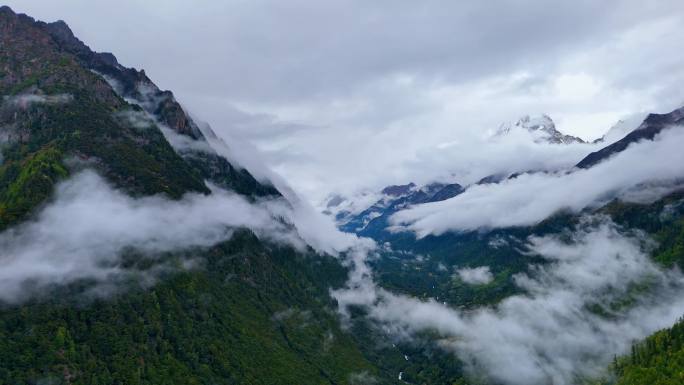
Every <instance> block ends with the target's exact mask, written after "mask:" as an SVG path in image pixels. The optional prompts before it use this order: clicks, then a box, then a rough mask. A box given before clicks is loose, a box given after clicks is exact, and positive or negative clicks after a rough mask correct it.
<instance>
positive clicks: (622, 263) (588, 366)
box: [333, 218, 684, 385]
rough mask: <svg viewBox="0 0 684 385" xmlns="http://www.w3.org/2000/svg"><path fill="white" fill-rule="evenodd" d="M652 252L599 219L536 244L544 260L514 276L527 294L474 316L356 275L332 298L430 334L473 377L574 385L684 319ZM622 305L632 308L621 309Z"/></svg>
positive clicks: (675, 275)
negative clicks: (636, 342) (628, 301)
mask: <svg viewBox="0 0 684 385" xmlns="http://www.w3.org/2000/svg"><path fill="white" fill-rule="evenodd" d="M644 245H646V246H644ZM649 245H650V243H649V242H647V241H646V240H645V239H643V236H642V235H639V234H634V233H632V234H628V235H625V234H623V233H622V232H621V231H620V230H619V229H618V228H617V227H616V226H615V225H613V224H612V223H610V222H609V221H607V220H606V219H604V218H586V219H585V221H584V222H583V223H582V224H581V225H580V226H579V227H578V229H577V230H576V231H575V232H574V233H573V234H563V235H558V236H546V237H532V238H530V239H529V240H528V245H527V247H528V249H529V252H530V253H533V254H538V255H539V256H541V257H543V258H544V259H546V261H547V262H546V263H545V264H542V265H536V266H533V267H531V269H530V273H529V275H528V274H518V275H516V276H515V282H516V283H517V285H518V286H519V287H520V288H522V289H524V290H525V293H524V294H520V295H513V296H510V297H508V298H506V299H504V300H503V301H502V302H501V303H499V304H498V305H496V306H494V307H491V308H490V307H481V308H478V309H475V310H472V311H460V310H456V309H452V308H450V307H448V306H445V305H442V304H441V303H439V302H436V301H435V300H432V299H431V300H427V301H422V300H418V299H415V298H411V297H407V296H402V295H395V294H392V293H389V292H387V291H385V290H382V289H378V288H377V287H375V286H374V285H373V283H372V280H371V279H370V277H369V276H368V275H356V276H352V278H353V279H352V280H351V281H350V283H349V289H347V290H340V291H337V292H334V293H333V294H334V295H335V296H336V298H337V299H338V301H339V303H340V304H341V306H342V307H343V309H344V308H345V306H348V305H352V304H353V305H360V306H364V307H366V308H367V309H368V311H369V316H370V317H371V318H372V319H375V320H376V321H377V322H379V323H380V324H381V325H382V326H383V328H384V329H385V330H389V331H392V332H393V333H395V334H396V335H399V336H402V335H403V336H406V337H410V336H413V335H414V334H415V333H417V332H420V331H427V330H431V331H434V332H436V333H437V334H438V335H439V336H441V337H440V340H439V344H440V346H442V347H443V348H445V349H447V350H450V351H453V352H454V353H455V354H456V355H457V356H458V357H459V358H460V359H462V360H463V361H464V362H465V363H466V364H467V365H468V367H469V368H470V369H471V370H472V371H473V374H474V375H476V376H482V375H484V376H485V377H488V378H489V379H492V380H494V381H495V382H497V383H503V384H510V385H537V384H540V385H541V384H549V383H553V384H559V385H565V384H572V383H574V381H575V380H577V379H578V377H592V376H596V375H601V374H605V372H604V371H605V370H606V368H607V365H608V364H609V363H610V360H611V359H612V357H613V356H614V355H615V354H618V355H619V354H623V353H626V352H627V351H628V349H629V347H630V346H631V344H632V343H633V341H634V340H636V339H640V338H644V337H645V336H647V335H649V334H650V333H652V332H654V331H655V330H658V329H660V328H663V327H667V326H669V325H671V324H673V323H674V322H675V321H676V320H677V319H678V318H679V317H680V316H681V315H682V313H684V299H682V298H684V296H683V295H682V294H684V278H683V277H682V276H681V274H680V273H679V272H676V271H665V270H662V269H661V268H659V267H658V266H656V265H654V264H653V263H652V262H651V261H650V259H649V257H648V255H647V251H648V246H649ZM644 247H646V250H644ZM360 263H363V262H362V261H360ZM361 269H365V268H363V267H361ZM635 285H642V286H641V287H642V288H644V287H646V288H647V289H646V290H637V291H635V290H633V289H634V288H635ZM643 285H646V286H643ZM625 299H633V300H634V302H633V303H632V305H628V306H624V305H620V304H621V303H622V304H624V300H625ZM599 309H600V311H599ZM601 314H603V315H601Z"/></svg>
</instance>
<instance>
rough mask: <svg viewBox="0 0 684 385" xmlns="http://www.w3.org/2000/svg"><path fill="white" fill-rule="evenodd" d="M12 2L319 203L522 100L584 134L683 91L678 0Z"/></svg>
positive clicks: (432, 169)
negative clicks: (107, 55)
mask: <svg viewBox="0 0 684 385" xmlns="http://www.w3.org/2000/svg"><path fill="white" fill-rule="evenodd" d="M6 3H7V5H9V6H11V7H12V8H13V9H14V10H15V11H17V12H25V13H28V14H30V15H31V16H34V17H36V18H38V19H41V20H45V21H54V20H57V19H63V20H65V21H66V22H67V23H68V24H69V25H70V26H71V28H72V29H73V30H74V32H75V34H76V35H77V36H78V37H79V38H80V39H81V40H83V41H84V42H85V43H86V44H88V45H90V46H91V48H93V49H94V50H97V51H111V52H113V53H114V54H115V55H116V56H117V57H118V59H119V61H120V62H121V63H122V64H124V65H126V66H133V67H136V68H144V69H145V70H146V72H147V74H148V75H149V76H150V77H151V78H152V80H153V81H155V82H156V83H157V84H158V85H159V86H160V87H161V88H165V89H171V90H173V91H174V93H175V94H176V96H177V98H178V99H179V100H180V101H181V103H183V104H184V105H185V106H186V108H187V109H188V110H189V111H190V112H192V113H193V114H195V115H196V116H198V117H200V118H201V119H203V120H205V121H207V122H209V123H210V124H211V125H212V126H213V127H214V129H215V130H216V131H217V132H219V133H223V134H230V135H232V136H238V137H241V138H243V139H246V140H248V141H251V142H252V143H253V144H254V145H256V147H257V148H259V149H260V150H261V151H262V153H263V155H264V159H265V160H266V162H267V164H268V165H269V166H271V167H272V168H273V169H274V170H275V171H277V172H278V173H280V174H281V175H282V176H283V177H285V179H287V180H288V181H289V182H290V184H291V185H292V186H293V187H294V188H295V189H296V190H297V191H299V192H300V193H302V194H303V195H304V196H306V197H307V198H309V199H310V200H312V201H314V202H316V201H317V200H320V199H322V198H323V197H324V196H325V195H327V194H328V193H330V192H336V191H337V192H342V193H349V192H352V191H354V190H357V189H359V188H379V187H382V186H384V185H386V184H389V183H401V182H408V181H411V180H416V181H420V180H421V179H422V180H423V181H425V180H427V179H430V178H433V177H436V176H438V175H445V174H448V173H454V174H455V175H460V174H458V172H456V171H457V169H458V168H459V167H460V168H466V167H477V165H474V166H473V165H472V164H469V163H467V162H464V159H469V157H468V155H470V154H473V155H479V158H482V153H483V151H484V152H485V153H486V151H485V150H484V149H483V147H482V146H481V145H482V138H483V137H486V136H487V133H488V132H490V131H491V130H495V129H496V128H497V127H498V126H499V125H500V124H501V123H502V122H504V121H510V120H516V119H517V118H518V117H520V116H522V115H525V114H537V113H547V114H549V115H550V116H551V117H552V118H553V119H554V120H555V122H556V124H557V127H558V128H559V129H560V130H561V131H563V132H565V133H569V134H573V135H579V136H581V137H583V138H585V139H594V138H596V137H599V136H601V135H602V134H603V133H604V132H605V131H606V130H607V129H608V128H609V127H610V126H611V125H612V124H613V123H615V122H616V121H617V120H618V119H620V118H622V117H625V116H630V115H633V114H635V113H643V112H647V111H648V112H650V111H654V112H665V111H668V110H670V109H672V108H674V107H676V106H679V105H682V104H684V87H682V84H683V80H684V53H683V51H682V43H681V40H682V36H684V2H682V1H681V0H662V1H657V0H656V1H648V2H645V1H643V0H634V1H632V0H624V1H611V0H607V1H595V0H576V1H554V2H550V1H544V0H519V1H512V0H510V1H506V0H494V1H486V2H484V1H459V2H454V1H430V0H427V1H396V0H392V1H390V0H378V1H366V0H348V1H338V0H330V1H318V0H308V1H304V0H291V1H287V2H285V1H278V0H273V1H263V0H248V1H247V0H244V1H243V0H235V1H221V2H218V1H211V2H210V1H195V2H188V1H170V0H163V1H162V0H159V1H150V0H145V1H132V0H120V1H117V2H110V1H92V0H64V1H59V2H47V1H44V0H17V1H6ZM445 149H446V150H445ZM544 151H545V152H544V153H545V154H546V155H545V156H547V155H549V154H551V155H550V156H551V157H554V158H557V157H561V158H562V157H568V151H571V153H572V154H575V153H579V152H581V151H578V150H576V149H575V150H567V149H559V150H554V151H557V152H558V156H556V155H554V154H553V152H549V151H548V150H544ZM528 152H529V151H526V152H525V153H519V154H517V155H516V157H526V156H528V155H529V154H528ZM507 153H513V154H514V153H515V151H513V152H511V151H508V152H507ZM435 154H437V155H435ZM455 154H459V155H458V156H456V155H455ZM495 155H496V154H492V156H493V157H494V156H495ZM497 159H499V158H497ZM563 159H565V158H563ZM500 161H501V162H509V161H510V157H504V156H501V157H500ZM451 167H453V169H447V168H451ZM485 170H488V169H486V168H484V169H483V172H484V171H485ZM481 176H485V175H481Z"/></svg>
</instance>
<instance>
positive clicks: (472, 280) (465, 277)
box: [456, 266, 494, 285]
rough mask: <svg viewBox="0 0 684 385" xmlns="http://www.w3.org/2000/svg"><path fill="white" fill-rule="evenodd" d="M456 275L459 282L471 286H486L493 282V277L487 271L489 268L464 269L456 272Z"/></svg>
mask: <svg viewBox="0 0 684 385" xmlns="http://www.w3.org/2000/svg"><path fill="white" fill-rule="evenodd" d="M456 275H457V276H458V277H459V278H460V279H461V281H463V282H465V283H468V284H471V285H486V284H488V283H490V282H492V281H493V280H494V276H493V275H492V272H491V271H490V270H489V266H480V267H474V268H469V267H464V268H461V269H458V270H456Z"/></svg>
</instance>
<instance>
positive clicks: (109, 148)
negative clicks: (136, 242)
mask: <svg viewBox="0 0 684 385" xmlns="http://www.w3.org/2000/svg"><path fill="white" fill-rule="evenodd" d="M0 94H1V95H2V105H1V107H0V133H1V134H0V149H1V153H2V160H1V161H0V229H9V230H7V231H6V232H4V233H2V236H3V242H8V240H9V239H11V237H12V234H14V233H13V231H15V230H14V229H16V228H17V226H23V224H30V223H34V221H35V220H37V219H36V215H38V214H39V213H40V212H41V210H42V208H43V207H45V206H46V205H49V204H51V202H53V200H54V192H55V188H56V186H57V185H59V184H60V183H61V182H62V181H65V180H67V179H69V178H70V177H71V176H74V175H76V174H78V173H80V172H81V170H84V169H89V170H94V171H95V172H97V173H98V174H99V175H102V176H103V177H104V178H105V179H106V181H107V182H108V183H110V184H111V185H112V186H113V187H114V188H116V189H117V190H118V191H121V192H124V193H125V194H127V195H128V196H129V197H131V199H136V198H141V197H150V196H156V197H158V199H165V200H179V199H181V197H183V196H185V195H187V194H189V193H190V194H200V195H211V194H214V193H213V192H212V190H211V189H210V188H209V187H208V184H209V183H211V184H213V185H214V186H218V187H220V188H224V189H228V190H230V191H233V192H234V193H237V194H240V195H242V196H244V197H245V198H246V199H247V200H254V199H256V198H257V197H270V198H272V199H273V198H277V197H278V196H279V195H280V193H279V192H278V191H277V190H276V189H275V188H274V187H273V186H272V185H271V184H270V183H269V182H268V181H257V180H256V179H255V178H254V177H253V176H252V175H251V174H250V173H249V172H248V171H247V170H246V169H244V168H242V167H240V166H238V165H236V164H234V163H231V162H230V161H229V160H227V159H226V158H225V157H224V156H222V155H220V154H219V151H217V150H215V149H214V148H213V147H212V146H210V143H209V142H210V140H208V139H207V135H211V132H210V131H206V129H200V127H199V126H198V125H197V124H195V122H193V121H192V119H190V118H189V117H188V115H187V114H186V113H185V112H184V111H183V109H182V107H181V106H180V105H179V104H178V103H177V102H176V100H175V99H174V97H173V94H172V93H171V92H169V91H161V90H159V89H158V88H157V87H156V86H155V85H154V83H152V81H151V80H150V79H149V78H148V77H147V76H146V75H145V73H144V72H143V71H137V70H134V69H130V68H125V67H123V66H122V65H120V64H119V63H118V62H117V60H116V58H115V57H114V56H113V55H111V54H106V53H104V54H101V53H95V52H92V51H91V50H90V49H89V48H88V47H87V46H85V45H84V44H83V43H82V42H80V41H79V40H78V39H76V38H75V37H74V36H73V34H72V33H71V31H70V30H69V28H68V26H67V25H66V24H65V23H64V22H56V23H51V24H46V23H43V22H37V21H35V20H33V19H32V18H30V17H28V16H26V15H22V14H15V13H14V12H13V11H12V10H11V9H9V8H8V7H2V8H0ZM207 182H208V183H207ZM3 247H4V246H3ZM187 253H188V251H187V250H186V251H182V252H181V251H179V252H171V253H165V254H163V255H160V256H156V257H154V258H152V259H147V258H146V256H144V255H140V253H139V252H137V251H136V250H126V251H125V253H124V254H125V255H123V256H122V259H121V261H120V262H118V263H117V269H118V271H119V274H118V276H120V277H121V279H117V280H115V281H112V284H114V285H115V286H116V287H117V290H115V291H114V293H113V294H111V295H97V296H95V297H94V298H93V297H92V296H91V295H90V294H88V293H92V292H93V290H95V289H97V290H101V286H98V285H97V282H96V281H93V280H91V279H80V280H78V279H76V280H71V281H65V283H64V284H55V285H52V286H50V289H49V290H47V291H45V290H37V289H35V288H34V286H32V285H33V283H32V282H31V281H30V280H29V281H26V282H24V283H23V285H24V286H23V287H24V289H25V293H26V295H27V296H29V298H28V299H25V300H23V301H22V302H20V303H18V304H17V303H12V302H9V303H5V302H1V303H0V383H3V384H19V383H28V384H43V383H53V384H184V383H187V384H198V383H223V384H230V383H235V384H238V383H240V384H245V383H250V384H293V383H298V384H307V383H308V384H321V383H329V384H342V383H349V381H351V379H353V378H354V375H360V374H363V373H367V375H374V374H377V373H378V370H377V369H376V367H375V366H374V365H373V364H371V363H370V362H369V361H368V359H367V358H366V356H365V355H364V354H363V353H362V352H361V350H360V347H359V344H358V343H357V342H356V341H355V340H354V339H353V338H352V337H351V336H350V335H349V334H348V333H346V332H344V331H342V330H341V328H340V326H339V322H338V320H337V318H336V316H335V313H334V310H333V309H334V302H333V301H332V299H331V298H330V296H329V292H328V290H329V288H330V287H331V286H332V287H335V286H339V285H342V284H343V282H344V280H345V279H346V269H345V268H343V267H342V266H341V265H340V264H339V261H337V260H335V259H334V258H332V257H329V256H325V255H319V254H315V253H313V252H311V251H306V250H304V251H301V250H295V249H294V248H293V247H291V246H284V245H281V244H274V243H271V242H268V241H266V240H262V239H259V238H257V237H256V236H255V235H254V234H253V233H252V232H250V231H249V230H236V232H235V234H234V236H233V237H232V238H230V239H228V240H225V241H222V242H219V243H217V244H216V245H214V246H212V247H208V248H199V249H193V250H192V252H191V254H192V255H193V260H195V261H198V262H199V264H198V265H193V266H196V267H195V268H183V266H186V265H187V263H188V261H186V259H185V258H187ZM2 258H6V256H3V257H2ZM169 267H171V268H170V269H169ZM159 268H162V270H159V271H157V269H159ZM129 269H130V270H132V271H138V272H142V273H144V272H150V273H153V275H154V276H155V277H156V279H158V282H156V284H155V285H153V287H152V288H150V286H149V285H148V283H146V282H145V281H144V280H138V279H135V278H134V277H138V276H140V274H137V275H135V274H134V275H130V277H131V278H126V277H128V275H126V272H127V271H128V270H129ZM145 274H146V273H144V274H143V276H145ZM107 279H109V278H107ZM112 279H113V278H112ZM29 293H32V294H29ZM392 375H394V374H392ZM379 378H382V375H380V376H379Z"/></svg>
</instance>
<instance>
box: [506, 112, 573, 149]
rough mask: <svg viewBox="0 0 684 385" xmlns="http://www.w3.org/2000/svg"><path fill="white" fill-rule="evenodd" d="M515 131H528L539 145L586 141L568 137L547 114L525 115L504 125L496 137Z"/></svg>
mask: <svg viewBox="0 0 684 385" xmlns="http://www.w3.org/2000/svg"><path fill="white" fill-rule="evenodd" d="M515 130H526V131H528V132H530V133H531V134H533V135H534V137H535V142H537V143H544V142H545V143H551V144H571V143H585V142H584V140H582V139H580V138H578V137H576V136H572V135H566V134H563V133H562V132H560V131H558V130H557V129H556V124H555V123H554V122H553V120H552V119H551V117H550V116H548V115H546V114H542V115H538V116H530V115H525V116H523V117H521V118H520V119H518V121H517V122H515V123H511V122H506V123H503V124H502V125H501V126H500V127H499V129H498V130H497V131H496V134H495V136H504V135H508V134H510V133H511V132H513V131H515Z"/></svg>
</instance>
